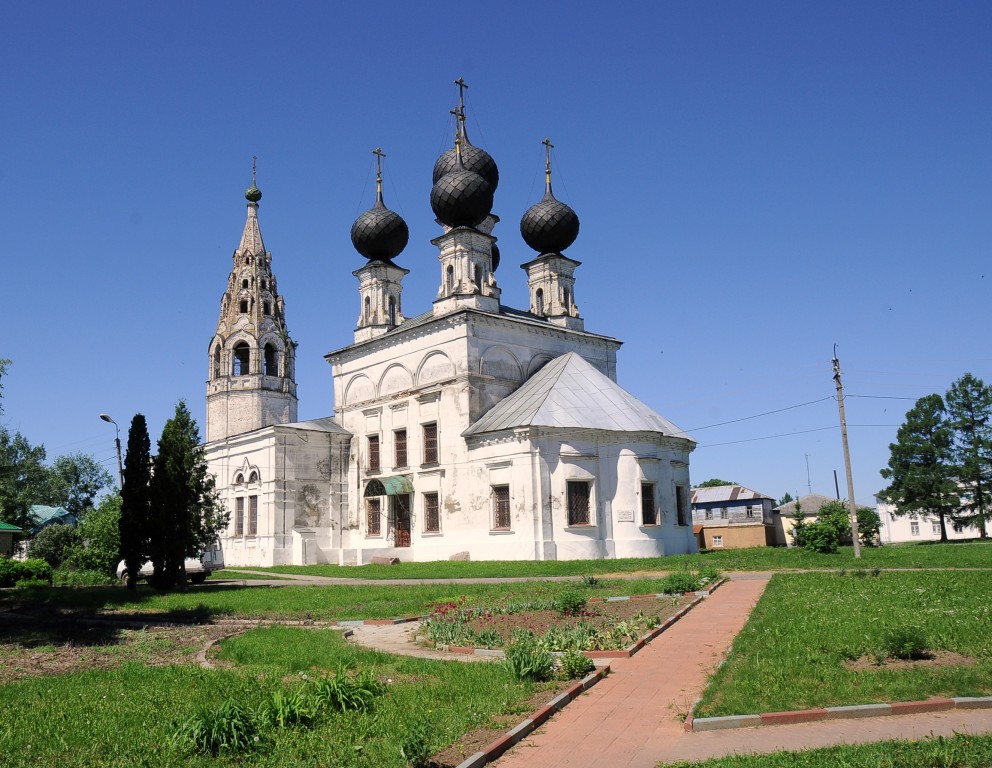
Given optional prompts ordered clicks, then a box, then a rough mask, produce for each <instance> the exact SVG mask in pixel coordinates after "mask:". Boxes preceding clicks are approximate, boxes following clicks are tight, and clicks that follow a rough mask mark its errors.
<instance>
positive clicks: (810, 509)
mask: <svg viewBox="0 0 992 768" xmlns="http://www.w3.org/2000/svg"><path fill="white" fill-rule="evenodd" d="M831 501H837V499H831V498H830V497H829V496H824V495H823V494H822V493H810V494H807V495H806V496H803V497H802V498H801V499H795V500H794V501H790V502H789V503H788V504H783V505H782V506H781V507H775V511H776V512H779V513H781V514H782V516H783V517H785V516H788V515H794V514H796V504H799V505H800V509H802V511H803V515H805V516H810V515H812V516H813V517H816V513H817V512H819V511H820V507H822V506H823V505H824V504H829V503H830V502H831Z"/></svg>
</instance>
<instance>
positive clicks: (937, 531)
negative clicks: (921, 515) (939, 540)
mask: <svg viewBox="0 0 992 768" xmlns="http://www.w3.org/2000/svg"><path fill="white" fill-rule="evenodd" d="M931 525H932V526H933V528H932V530H933V535H934V536H940V521H939V520H934V521H933V523H931Z"/></svg>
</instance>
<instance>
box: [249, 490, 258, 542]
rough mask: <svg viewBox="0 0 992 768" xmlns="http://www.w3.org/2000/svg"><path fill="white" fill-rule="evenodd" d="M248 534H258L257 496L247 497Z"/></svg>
mask: <svg viewBox="0 0 992 768" xmlns="http://www.w3.org/2000/svg"><path fill="white" fill-rule="evenodd" d="M248 535H249V536H257V535H258V496H249V497H248Z"/></svg>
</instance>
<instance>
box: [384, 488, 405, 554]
mask: <svg viewBox="0 0 992 768" xmlns="http://www.w3.org/2000/svg"><path fill="white" fill-rule="evenodd" d="M389 499H390V501H391V502H392V504H393V520H394V521H395V526H396V527H395V531H396V542H395V546H397V547H409V546H410V495H409V494H407V493H404V494H397V495H396V496H390V497H389Z"/></svg>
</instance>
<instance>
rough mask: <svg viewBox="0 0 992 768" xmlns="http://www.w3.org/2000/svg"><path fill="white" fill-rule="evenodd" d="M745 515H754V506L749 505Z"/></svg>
mask: <svg viewBox="0 0 992 768" xmlns="http://www.w3.org/2000/svg"><path fill="white" fill-rule="evenodd" d="M745 517H754V507H748V508H747V510H745Z"/></svg>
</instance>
